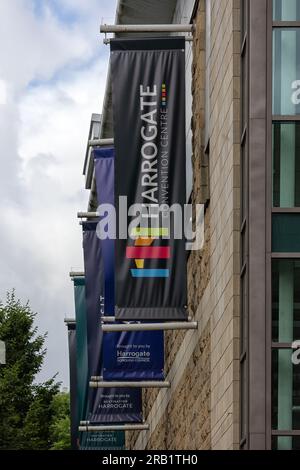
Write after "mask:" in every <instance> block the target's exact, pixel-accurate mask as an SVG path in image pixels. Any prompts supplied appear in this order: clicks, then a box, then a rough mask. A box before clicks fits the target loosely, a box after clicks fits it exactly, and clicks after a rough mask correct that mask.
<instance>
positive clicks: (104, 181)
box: [93, 148, 115, 316]
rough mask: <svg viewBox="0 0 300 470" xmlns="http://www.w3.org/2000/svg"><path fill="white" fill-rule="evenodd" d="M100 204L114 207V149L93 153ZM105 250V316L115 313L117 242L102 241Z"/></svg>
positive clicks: (97, 150)
mask: <svg viewBox="0 0 300 470" xmlns="http://www.w3.org/2000/svg"><path fill="white" fill-rule="evenodd" d="M93 154H94V163H95V178H96V188H97V198H98V204H111V205H112V206H113V205H114V167H115V165H114V156H115V153H114V149H113V148H102V149H96V150H94V152H93ZM101 243H102V248H103V266H104V278H105V281H104V286H105V289H104V290H105V304H104V312H105V313H104V314H105V315H107V316H113V315H114V312H115V302H114V299H115V279H114V274H115V270H114V260H115V241H114V240H111V239H109V238H106V239H105V240H102V241H101Z"/></svg>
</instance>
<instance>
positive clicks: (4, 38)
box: [0, 0, 116, 385]
mask: <svg viewBox="0 0 300 470" xmlns="http://www.w3.org/2000/svg"><path fill="white" fill-rule="evenodd" d="M115 9H116V0H0V41H1V42H0V44H1V45H0V50H1V52H0V57H1V59H0V159H1V168H0V214H1V231H0V260H1V261H0V265H1V269H0V298H1V299H4V298H5V293H6V291H8V290H11V289H12V288H15V289H16V294H17V296H18V297H19V298H20V299H21V300H22V301H27V300H29V301H30V304H31V307H32V309H33V310H34V311H36V312H37V313H38V317H37V324H38V327H39V331H40V332H45V331H48V339H47V348H48V354H47V358H46V362H45V366H44V369H43V371H42V373H41V374H40V376H39V379H40V380H45V379H47V378H49V376H51V375H53V374H55V373H56V372H59V380H61V381H62V382H63V384H64V385H68V356H67V334H66V328H65V326H64V322H63V320H64V317H65V316H69V317H70V316H73V315H74V300H73V290H72V283H71V282H70V280H69V277H68V273H69V271H70V269H71V268H76V269H81V268H82V266H83V262H82V250H81V231H80V227H79V225H78V222H77V219H76V213H77V211H78V210H85V209H86V207H87V200H88V192H87V191H85V190H84V189H83V188H84V178H83V176H82V167H83V161H84V155H85V148H86V141H87V137H88V129H89V124H90V118H91V114H92V113H93V112H96V113H100V112H101V109H102V101H103V95H104V88H105V81H106V73H107V66H108V48H107V46H104V45H103V44H102V40H101V37H100V34H99V25H100V23H101V22H107V23H112V22H114V15H115Z"/></svg>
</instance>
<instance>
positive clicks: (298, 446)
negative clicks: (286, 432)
mask: <svg viewBox="0 0 300 470" xmlns="http://www.w3.org/2000/svg"><path fill="white" fill-rule="evenodd" d="M282 439H283V438H282V437H277V436H276V437H273V439H272V450H280V448H281V447H280V446H281V443H282ZM291 439H292V449H293V450H300V436H297V437H292V438H291Z"/></svg>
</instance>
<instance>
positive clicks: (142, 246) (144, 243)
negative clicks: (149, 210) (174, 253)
mask: <svg viewBox="0 0 300 470" xmlns="http://www.w3.org/2000/svg"><path fill="white" fill-rule="evenodd" d="M168 234H169V229H168V228H134V229H133V230H132V232H131V236H133V237H138V238H136V240H135V243H134V246H128V247H127V248H126V258H127V259H132V260H134V261H135V265H136V269H131V275H132V277H134V278H168V277H169V275H170V270H169V269H147V268H145V261H146V260H153V259H156V260H157V259H158V260H166V259H170V257H171V249H170V247H169V246H152V244H153V242H154V240H155V239H157V238H159V237H161V236H168Z"/></svg>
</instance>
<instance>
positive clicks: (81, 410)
mask: <svg viewBox="0 0 300 470" xmlns="http://www.w3.org/2000/svg"><path fill="white" fill-rule="evenodd" d="M73 281H74V297H75V313H76V355H75V360H76V365H77V377H76V378H77V384H76V390H77V402H78V418H77V419H76V434H77V435H78V425H79V422H80V421H87V419H88V416H89V414H88V413H89V411H88V409H87V397H88V387H89V377H88V357H87V326H86V301H85V278H84V277H80V278H74V279H73ZM73 357H74V356H73ZM70 365H71V363H70ZM73 389H74V386H73ZM70 395H71V409H72V386H71V385H70ZM73 403H75V401H74V400H73ZM74 434H75V433H74ZM72 442H74V440H73V441H72ZM72 448H73V446H72ZM76 448H77V447H76ZM79 449H80V450H124V449H125V433H124V431H111V432H82V433H80V434H79Z"/></svg>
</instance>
